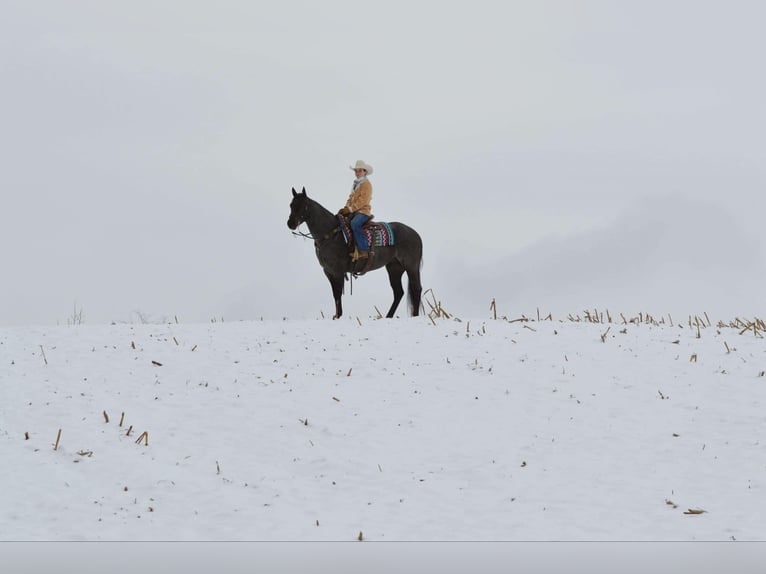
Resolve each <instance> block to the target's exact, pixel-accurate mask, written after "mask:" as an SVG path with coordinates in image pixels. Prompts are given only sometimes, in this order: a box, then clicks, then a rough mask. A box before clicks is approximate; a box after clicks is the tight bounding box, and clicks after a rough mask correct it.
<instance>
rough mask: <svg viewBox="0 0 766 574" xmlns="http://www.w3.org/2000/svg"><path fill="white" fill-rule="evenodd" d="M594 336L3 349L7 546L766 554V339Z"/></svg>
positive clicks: (363, 335)
mask: <svg viewBox="0 0 766 574" xmlns="http://www.w3.org/2000/svg"><path fill="white" fill-rule="evenodd" d="M577 318H582V314H581V315H580V317H571V318H566V317H561V318H553V319H552V320H544V319H542V318H540V320H537V317H535V319H534V320H523V321H522V320H513V319H515V318H498V319H494V318H491V317H490V318H474V319H472V320H467V319H465V318H464V319H462V320H460V319H456V318H437V319H435V320H432V319H431V318H429V317H427V316H425V317H424V316H421V317H417V318H397V319H393V320H384V319H381V320H379V319H376V318H374V317H365V318H357V317H344V318H343V319H341V320H339V321H331V320H329V319H317V320H284V321H255V322H237V323H223V322H217V323H209V324H190V325H185V324H177V323H171V324H154V325H146V324H133V325H131V324H116V325H108V326H107V325H75V326H57V327H12V328H2V329H0V365H2V366H1V367H0V455H1V456H2V460H3V464H2V465H0V486H2V488H0V509H2V512H1V513H0V532H2V536H1V538H2V540H15V541H26V540H32V541H42V540H44V541H76V540H88V541H97V540H98V541H123V540H130V541H153V540H165V541H170V540H172V541H175V540H179V541H181V540H183V541H197V540H205V541H228V540H259V541H276V540H289V541H346V540H347V541H354V540H357V539H359V537H360V536H361V538H362V539H363V540H365V541H387V540H388V541H410V540H417V541H431V540H436V541H453V540H461V541H484V540H514V541H516V540H519V541H537V540H543V541H549V540H567V541H586V540H588V541H591V540H595V541H612V540H621V541H625V540H630V541H634V540H635V541H649V540H653V541H686V540H715V541H726V540H763V539H764V537H765V536H766V522H764V520H763V516H764V514H766V496H764V486H766V445H764V444H761V442H760V441H761V440H763V430H764V428H765V423H766V410H764V404H766V377H764V376H763V371H764V370H765V369H766V344H765V343H764V339H762V338H761V337H759V336H757V335H758V334H759V332H758V331H755V332H754V331H753V330H750V331H746V332H744V333H741V332H740V331H741V326H730V324H729V322H728V318H727V320H726V322H725V323H720V324H717V320H706V319H705V318H703V319H702V324H703V326H702V327H700V329H699V331H698V329H697V328H696V327H690V325H689V324H688V322H687V321H686V320H685V321H683V322H680V321H676V322H674V321H673V320H674V318H672V317H670V316H667V315H666V316H663V317H660V318H658V317H654V318H652V320H647V317H646V316H645V315H643V314H642V315H640V316H639V315H636V316H635V320H633V319H634V316H632V315H631V316H626V317H623V316H620V315H619V314H617V315H612V316H611V319H612V322H611V323H609V322H608V320H607V318H606V317H604V319H603V322H597V323H594V322H588V321H577V320H572V319H577ZM626 320H627V322H626ZM708 321H709V322H708ZM671 323H672V324H671ZM698 334H699V336H698ZM695 357H696V360H695V359H694V358H695ZM123 413H124V416H123ZM107 417H108V422H107V420H106V419H107ZM121 418H122V419H123V420H122V424H120V422H121ZM129 427H132V430H131V433H130V436H128V435H127V431H128V428H129ZM59 429H60V430H61V435H60V440H59V443H58V447H57V448H54V444H55V442H56V438H57V433H58V431H59ZM25 433H27V435H25ZM142 433H146V435H144V436H145V437H147V438H148V445H147V444H146V440H144V441H142V442H141V443H140V444H139V443H137V439H138V438H139V436H141V435H142ZM26 436H28V438H26ZM699 511H704V512H701V513H699V514H691V513H690V512H699Z"/></svg>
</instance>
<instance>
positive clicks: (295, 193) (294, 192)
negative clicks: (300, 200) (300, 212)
mask: <svg viewBox="0 0 766 574" xmlns="http://www.w3.org/2000/svg"><path fill="white" fill-rule="evenodd" d="M296 195H298V192H297V191H295V188H293V197H295V196H296Z"/></svg>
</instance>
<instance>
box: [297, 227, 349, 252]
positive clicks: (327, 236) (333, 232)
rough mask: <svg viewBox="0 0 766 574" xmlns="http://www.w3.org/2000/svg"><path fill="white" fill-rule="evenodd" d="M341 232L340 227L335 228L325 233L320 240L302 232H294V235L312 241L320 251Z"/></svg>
mask: <svg viewBox="0 0 766 574" xmlns="http://www.w3.org/2000/svg"><path fill="white" fill-rule="evenodd" d="M339 231H340V225H338V226H336V227H333V228H332V229H331V230H330V231H328V232H327V233H325V234H324V235H323V236H322V237H320V238H319V239H317V238H316V237H314V236H313V235H312V234H311V233H303V232H302V231H293V232H292V234H293V235H296V236H298V237H305V238H306V239H312V240H313V241H314V245H315V246H316V248H317V249H319V248H320V247H321V246H322V244H323V243H325V242H326V241H328V240H330V239H332V238H333V237H334V236H335V235H337V234H338V232H339Z"/></svg>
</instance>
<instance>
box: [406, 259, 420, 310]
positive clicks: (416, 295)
mask: <svg viewBox="0 0 766 574" xmlns="http://www.w3.org/2000/svg"><path fill="white" fill-rule="evenodd" d="M421 269H423V253H422V252H421V254H420V260H419V261H418V263H417V267H416V270H415V272H414V273H412V274H409V273H408V274H407V295H408V297H407V299H408V301H407V302H408V303H409V305H408V306H409V310H410V315H414V316H417V315H419V314H420V296H421V294H422V292H423V286H422V284H421V282H420V270H421Z"/></svg>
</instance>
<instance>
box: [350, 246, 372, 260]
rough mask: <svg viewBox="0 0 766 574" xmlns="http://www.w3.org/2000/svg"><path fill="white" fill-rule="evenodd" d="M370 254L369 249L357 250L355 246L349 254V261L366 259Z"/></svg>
mask: <svg viewBox="0 0 766 574" xmlns="http://www.w3.org/2000/svg"><path fill="white" fill-rule="evenodd" d="M369 256H370V252H369V251H359V249H357V248H356V247H355V248H354V252H353V253H352V254H351V261H358V260H359V259H367V258H368V257H369Z"/></svg>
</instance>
